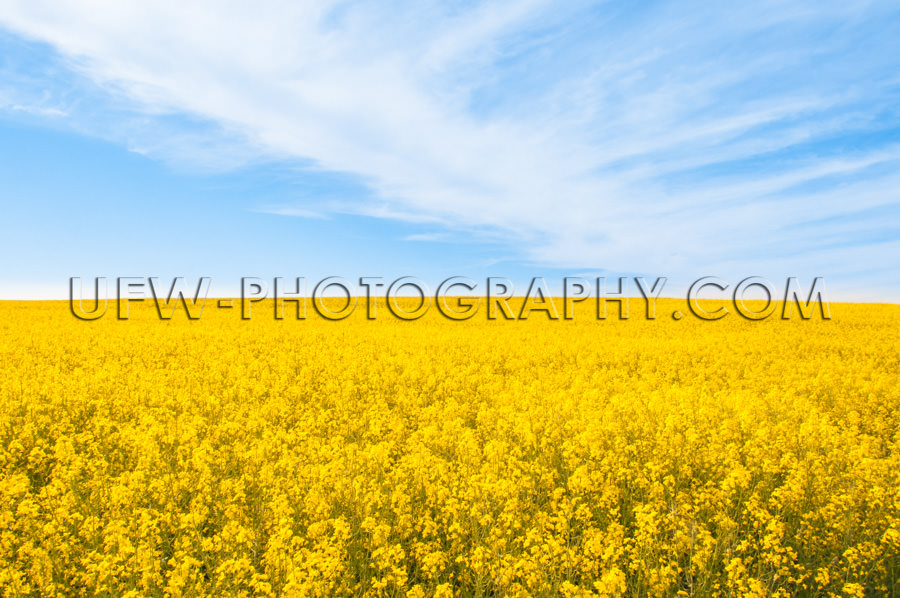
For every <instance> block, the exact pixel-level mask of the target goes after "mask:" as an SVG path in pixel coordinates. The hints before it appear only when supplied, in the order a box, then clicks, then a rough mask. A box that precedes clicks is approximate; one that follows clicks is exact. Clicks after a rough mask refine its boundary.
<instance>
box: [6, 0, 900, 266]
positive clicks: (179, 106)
mask: <svg viewBox="0 0 900 598" xmlns="http://www.w3.org/2000/svg"><path fill="white" fill-rule="evenodd" d="M0 7H2V9H0V24H2V25H4V26H5V27H8V28H9V29H11V30H13V31H15V32H18V33H20V34H22V35H25V36H28V37H30V38H33V39H37V40H41V41H44V42H47V43H50V44H52V45H53V46H54V47H55V48H56V49H57V50H58V51H59V52H60V53H61V54H62V55H64V56H65V57H66V58H67V60H68V61H69V64H70V66H71V68H73V69H75V70H77V71H78V72H80V73H82V74H84V75H85V76H87V77H88V78H89V79H91V80H92V81H94V82H95V83H96V84H97V85H99V86H101V87H103V88H104V89H106V90H108V91H109V92H110V93H112V94H114V95H115V96H116V97H118V98H119V99H120V100H123V101H125V102H126V103H128V104H130V105H131V106H132V107H133V108H134V109H137V110H140V111H142V112H143V113H145V114H147V115H150V116H151V117H152V116H154V115H166V114H187V115H191V116H193V117H197V118H200V119H203V120H205V121H209V122H212V123H217V124H218V125H219V126H221V127H222V129H223V130H225V131H227V132H228V135H230V136H233V137H235V138H239V139H242V140H243V141H242V143H241V144H239V145H242V146H243V147H244V151H245V152H246V155H247V156H252V155H258V156H265V157H277V158H279V159H298V160H305V161H311V163H312V164H313V165H314V166H315V168H317V169H321V170H326V171H335V172H344V173H351V174H353V175H354V176H356V177H359V178H360V179H361V180H363V181H364V182H365V183H366V184H367V185H368V186H369V188H370V189H371V191H372V198H371V199H370V200H367V201H365V202H362V203H360V202H355V203H352V204H347V203H344V204H339V203H338V202H336V201H334V199H333V198H329V199H328V201H327V202H323V204H322V205H312V206H309V205H304V206H302V207H295V206H278V207H275V208H272V209H266V210H265V211H269V212H271V213H277V214H283V215H292V216H303V217H307V218H316V217H321V216H322V215H323V212H325V211H327V210H337V211H353V212H356V213H361V214H367V215H375V216H379V217H387V218H399V219H404V220H409V221H413V222H428V223H431V224H435V223H438V224H443V225H444V226H447V227H451V228H452V227H455V228H458V229H459V230H461V231H472V230H488V231H496V232H495V234H496V235H498V236H500V237H502V238H505V239H507V240H508V241H510V242H516V243H518V247H519V250H520V253H521V255H522V256H523V258H524V259H527V260H531V261H534V262H537V263H542V264H550V265H559V266H566V267H574V268H587V267H602V268H606V269H612V270H620V271H645V272H653V273H659V272H665V273H671V274H673V275H678V274H684V275H691V274H709V273H710V271H711V270H717V273H720V274H721V275H728V274H729V273H731V274H735V273H743V274H748V275H749V274H753V273H768V274H771V275H775V274H779V275H780V274H783V273H789V274H802V273H803V272H794V271H793V270H792V269H796V268H802V269H804V272H806V273H809V274H825V273H827V272H826V270H828V271H834V272H843V273H852V272H853V271H854V268H858V267H859V263H860V262H859V260H861V259H866V260H870V262H867V263H871V262H874V264H875V265H879V264H880V265H885V266H887V265H888V257H887V256H886V255H885V254H884V253H883V252H881V250H880V249H878V245H876V244H874V242H873V244H872V245H871V246H866V245H865V243H864V239H860V238H859V237H858V235H857V234H856V233H854V232H853V231H849V232H847V233H846V234H845V231H844V229H843V228H842V225H841V223H840V221H835V222H826V223H824V224H822V225H821V226H820V227H819V228H818V229H816V231H815V233H814V234H809V233H807V234H798V233H797V232H796V230H795V229H794V228H792V227H795V226H797V225H801V224H803V223H804V222H807V221H809V220H826V221H827V219H828V218H829V217H839V216H846V215H847V214H848V212H849V213H850V214H852V213H855V212H856V211H858V210H859V209H863V208H864V207H871V206H885V205H894V206H896V205H897V204H898V195H897V193H898V192H897V191H896V189H897V186H896V185H895V184H894V182H895V181H894V180H893V179H892V178H891V177H887V176H884V174H883V172H881V174H872V175H871V176H868V175H864V173H866V172H869V171H870V170H871V169H873V168H875V169H877V168H878V167H879V166H882V167H885V166H890V165H896V163H897V160H898V159H900V155H898V151H897V149H896V146H891V145H890V144H888V143H885V142H884V140H883V139H881V140H876V141H874V142H868V143H867V144H863V145H862V146H861V147H855V146H854V145H853V144H849V143H848V144H845V143H841V142H840V141H837V142H835V141H834V140H835V139H838V140H839V139H840V138H841V135H848V134H850V133H853V134H855V133H857V132H858V133H859V134H869V133H872V132H873V131H874V132H877V131H878V130H879V128H881V127H883V126H884V122H883V121H882V120H879V118H882V119H888V121H889V124H890V125H892V126H895V127H896V126H897V125H898V123H897V120H896V114H887V115H886V116H882V117H878V116H877V114H879V113H880V112H879V111H881V112H884V111H885V110H889V107H890V106H891V105H894V103H895V100H896V99H897V98H896V96H897V89H896V83H895V82H894V83H892V80H891V79H890V77H892V76H894V75H892V73H895V72H896V66H897V65H898V64H897V63H898V62H900V60H898V59H897V58H896V56H895V57H893V58H892V57H891V56H890V53H889V52H885V50H886V49H888V48H889V47H890V45H891V43H892V42H890V41H889V40H890V39H893V38H891V37H890V35H888V34H889V32H886V31H882V30H881V29H879V26H883V27H886V26H885V25H880V23H890V22H896V18H893V21H892V20H891V19H890V18H887V17H886V16H885V15H888V16H890V17H896V15H893V14H889V13H888V11H889V10H890V3H887V2H886V3H877V2H876V3H870V4H868V5H865V6H864V5H859V6H849V5H848V4H846V3H837V2H834V3H832V2H823V3H821V4H820V5H817V9H816V11H810V10H808V9H807V8H804V5H803V4H800V3H791V2H787V3H785V2H764V3H753V4H752V5H749V4H748V5H743V6H741V7H739V8H735V7H730V8H725V7H724V6H719V5H715V4H709V3H696V4H693V3H691V4H684V3H679V4H678V6H675V5H661V6H660V7H657V8H656V9H654V10H652V11H650V10H648V9H647V8H633V9H632V11H631V12H628V11H626V10H624V9H623V8H622V7H621V6H618V5H614V4H609V5H601V6H593V7H590V6H589V5H588V4H587V3H574V4H569V5H567V8H566V9H565V10H566V11H568V12H564V11H563V10H562V9H561V8H560V5H559V3H552V2H549V1H541V0H518V1H514V2H481V3H462V4H442V3H438V2H417V3H409V4H404V3H397V2H387V3H374V2H338V1H320V2H304V3H298V2H288V1H284V0H274V1H270V2H263V3H253V4H251V3H238V2H213V1H212V0H188V1H185V0H179V1H178V2H175V1H174V0H161V1H158V2H153V3H139V4H136V3H114V2H107V1H101V0H91V1H84V0H79V1H77V2H76V1H75V0H55V1H53V2H49V1H46V0H0ZM839 24H841V25H843V26H844V27H845V31H844V32H843V33H834V32H832V37H831V38H824V37H820V36H822V35H824V33H825V32H828V31H829V30H830V28H831V27H832V26H836V25H839ZM893 29H896V27H893ZM842 36H843V37H842ZM860 44H869V47H865V46H862V47H861V46H860ZM854 52H855V54H854ZM842 56H843V58H842ZM892 86H893V87H892ZM891 119H893V120H891ZM848 132H849V133H848ZM895 138H896V137H895ZM142 139H144V140H145V141H142V142H141V144H136V145H135V146H134V147H133V149H135V150H136V151H142V152H146V153H150V154H159V153H166V152H171V151H176V150H177V146H178V143H179V142H178V141H172V140H171V139H169V138H168V137H162V136H161V137H160V138H158V139H156V140H154V141H152V142H149V143H148V142H146V139H147V135H146V133H145V134H144V135H143V136H142ZM151 139H152V138H151ZM184 143H189V144H190V143H200V142H199V141H198V140H196V139H193V140H192V139H190V138H187V139H186V140H185V141H184ZM815 143H822V144H823V145H822V146H821V147H819V148H816V147H815V146H813V145H812V144H815ZM801 144H807V146H810V147H807V148H806V149H796V148H798V147H805V146H801ZM173 147H174V148H176V150H173ZM794 150H796V151H794ZM779 152H781V153H783V154H784V155H780V154H779ZM788 152H791V153H788ZM185 153H186V152H185ZM738 160H744V161H749V163H747V164H742V165H740V166H736V167H732V168H727V167H726V166H725V163H726V162H728V161H738ZM753 160H758V161H759V163H757V164H755V163H753V162H752V161H753ZM704 169H706V170H707V171H708V172H706V171H704ZM867 169H868V170H867ZM861 173H863V174H861ZM854 177H856V178H854ZM829 178H831V179H834V180H836V181H837V180H840V181H845V184H846V185H847V186H845V187H843V188H842V191H841V192H837V191H835V187H832V188H831V189H828V188H827V187H826V188H824V189H823V188H819V189H804V188H803V186H804V185H813V184H814V183H816V182H817V181H824V180H829ZM842 184H844V183H842ZM850 193H855V194H856V193H858V194H859V195H860V196H863V195H864V196H865V198H866V199H865V200H860V199H858V198H857V199H855V200H854V201H853V202H849V201H848V194H850ZM848 206H850V207H849V208H848ZM889 218H891V219H893V221H894V224H897V222H896V219H897V215H896V213H893V214H891V215H889ZM874 224H878V222H875V223H874ZM880 224H881V225H882V226H885V223H884V221H883V217H882V222H881V223H880ZM430 234H434V233H429V235H430ZM854 235H856V236H854ZM817 236H819V237H828V238H833V239H835V241H836V242H840V241H843V242H845V244H847V245H849V246H850V248H846V249H845V248H839V247H838V248H832V249H829V250H827V251H826V250H823V249H822V248H821V247H820V246H819V244H817V243H816V237H817ZM414 237H415V238H417V239H420V240H424V239H426V238H430V237H428V236H427V235H418V236H414ZM433 238H434V239H435V240H440V239H441V238H442V237H441V236H440V235H438V236H435V237H433ZM838 244H839V243H838ZM859 247H863V249H860V248H859ZM767 268H768V269H770V270H772V271H771V272H748V269H763V270H764V269H767ZM829 269H830V270H829ZM788 270H791V271H790V272H788Z"/></svg>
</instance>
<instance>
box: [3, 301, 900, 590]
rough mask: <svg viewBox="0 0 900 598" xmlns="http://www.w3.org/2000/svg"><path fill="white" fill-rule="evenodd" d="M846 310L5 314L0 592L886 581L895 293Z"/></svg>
mask: <svg viewBox="0 0 900 598" xmlns="http://www.w3.org/2000/svg"><path fill="white" fill-rule="evenodd" d="M673 306H674V302H672V304H671V305H670V304H669V303H667V302H666V301H665V300H661V301H660V305H659V311H660V313H667V310H668V311H671V310H669V308H670V307H673ZM270 307H271V306H270ZM832 310H833V314H834V318H833V319H832V320H830V321H822V320H812V321H798V320H792V321H783V320H775V319H773V320H770V321H769V320H767V321H763V322H751V321H746V320H742V319H739V318H727V319H724V320H721V321H717V322H706V321H701V320H691V319H683V320H680V321H676V320H673V319H668V318H660V319H657V320H653V321H648V320H645V319H641V318H640V317H637V315H633V316H632V318H631V319H629V320H625V321H618V320H615V319H610V320H605V321H596V320H593V319H589V318H584V319H581V320H574V321H557V322H553V323H552V324H550V323H548V322H547V321H546V319H542V318H539V317H537V315H535V316H534V317H532V318H530V319H529V320H528V321H509V322H507V321H503V320H487V319H485V318H481V319H479V318H474V319H472V320H468V321H465V322H457V321H451V320H446V319H443V318H441V317H440V316H439V315H435V316H433V317H432V315H429V316H427V317H425V318H423V319H421V320H418V321H414V322H406V321H401V320H397V319H392V318H385V319H380V320H377V321H369V320H366V319H365V316H364V314H359V315H354V316H353V317H351V318H348V319H347V320H342V321H330V320H324V319H315V318H312V319H309V320H306V321H304V322H297V321H292V320H290V319H285V320H276V319H274V318H271V319H266V318H255V319H254V320H252V321H243V320H240V319H238V318H236V317H235V314H234V313H233V312H227V311H224V312H212V313H204V316H203V318H202V319H201V320H194V321H191V320H188V319H187V318H185V317H176V318H174V319H172V320H168V321H160V320H158V319H157V318H156V311H155V309H154V308H153V307H152V306H149V305H147V306H143V307H142V306H139V305H133V306H132V313H131V318H130V319H129V320H127V321H117V320H115V319H112V318H104V319H102V320H98V321H94V322H83V321H79V320H76V319H75V318H73V317H72V316H71V314H70V313H69V312H68V306H67V304H66V303H62V302H27V303H26V302H21V303H18V302H4V303H0V316H2V318H0V322H2V324H0V594H2V595H3V596H9V597H12V596H98V595H104V596H134V597H137V596H416V597H426V596H429V597H430V596H439V597H443V596H596V595H600V596H635V597H638V596H641V597H643V596H798V595H802V596H876V595H890V594H891V593H893V594H894V595H897V594H898V593H900V417H898V414H900V390H898V388H900V307H897V306H885V305H881V306H879V305H841V304H837V305H833V306H832ZM182 315H183V314H182Z"/></svg>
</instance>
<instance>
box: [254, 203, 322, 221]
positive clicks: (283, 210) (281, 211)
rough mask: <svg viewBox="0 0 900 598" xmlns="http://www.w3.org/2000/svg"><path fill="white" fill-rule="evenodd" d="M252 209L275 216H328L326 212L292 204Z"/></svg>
mask: <svg viewBox="0 0 900 598" xmlns="http://www.w3.org/2000/svg"><path fill="white" fill-rule="evenodd" d="M252 211H254V212H259V213H261V214H275V215H277V216H293V217H295V218H310V219H312V220H328V218H329V217H328V216H327V215H326V214H322V213H321V212H316V211H313V210H304V209H303V208H297V207H292V206H274V207H263V208H256V209H254V210H252Z"/></svg>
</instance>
